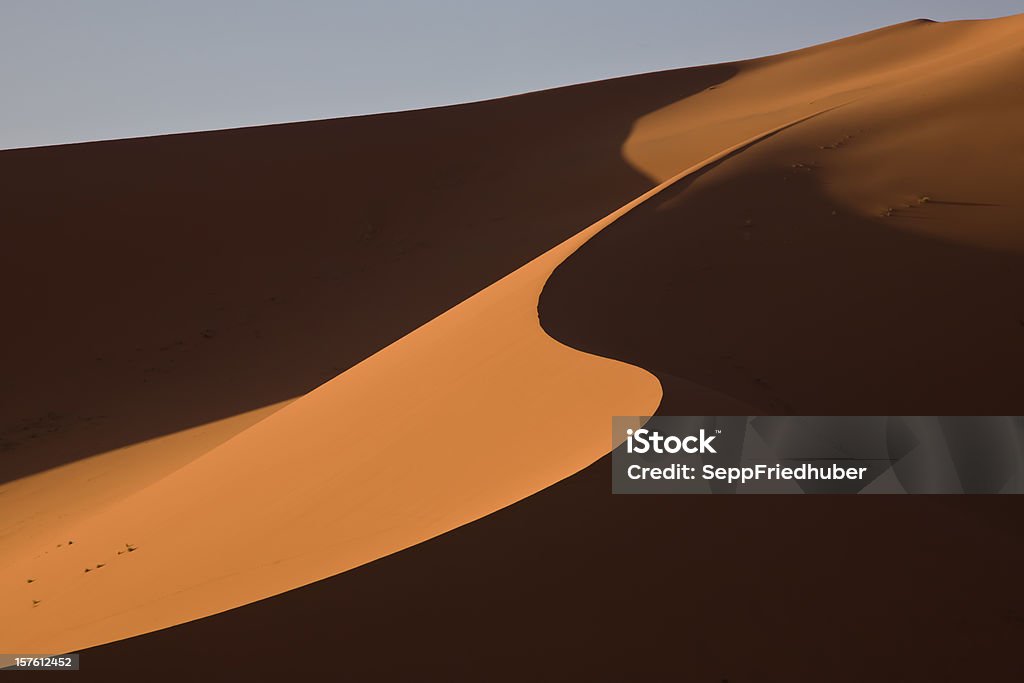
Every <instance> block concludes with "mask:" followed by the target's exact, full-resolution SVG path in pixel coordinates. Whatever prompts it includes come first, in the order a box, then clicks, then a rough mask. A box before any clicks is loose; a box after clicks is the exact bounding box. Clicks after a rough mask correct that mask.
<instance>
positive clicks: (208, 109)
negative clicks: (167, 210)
mask: <svg viewBox="0 0 1024 683" xmlns="http://www.w3.org/2000/svg"><path fill="white" fill-rule="evenodd" d="M1022 11H1024V2H1022V1H1021V0H1017V1H1015V2H1012V1H1010V0H959V1H955V0H856V1H851V0H842V1H839V2H835V1H832V0H712V1H700V2H698V1H691V0H504V1H503V2H497V1H495V0H365V1H363V2H354V1H346V0H334V1H327V0H279V1H277V2H267V1H265V0H245V1H242V0H163V1H161V2H155V1H152V0H121V1H114V0H2V2H0V88H2V90H0V92H2V99H0V149H7V148H13V147H31V146H39V145H52V144H60V143H66V142H78V141H88V140H102V139H112V138H124V137H137V136H143V135H155V134H162V133H172V132H183V131H194V130H210V129H217V128H233V127H239V126H246V125H256V124H264V123H279V122H285V121H302V120H309V119H321V118H330V117H336V116H351V115H356V114H369V113H376V112H383V111H395V110H402V109H417V108H421V107H428V106H436V105H443V104H452V103H457V102H467V101H474V100H481V99H488V98H492V97H500V96H504V95H511V94H515V93H520V92H527V91H531V90H540V89H543V88H550V87H554V86H559V85H567V84H570V83H579V82H584V81H592V80H598V79H602V78H609V77H613V76H621V75H626V74H634V73H642V72H646V71H656V70H661V69H669V68H675V67H682V66H693V65H698V64H707V63H712V62H720V61H729V60H734V59H743V58H748V57H759V56H763V55H766V54H773V53H778V52H783V51H786V50H791V49H796V48H799V47H805V46H807V45H813V44H816V43H821V42H824V41H827V40H832V39H835V38H841V37H843V36H847V35H852V34H855V33H860V32H863V31H866V30H870V29H872V28H878V27H881V26H885V25H889V24H893V23H897V22H900V21H906V20H908V19H915V18H918V17H927V18H930V19H936V20H948V19H962V18H987V17H995V16H1004V15H1007V14H1014V13H1017V12H1022Z"/></svg>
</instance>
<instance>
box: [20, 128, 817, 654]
mask: <svg viewBox="0 0 1024 683" xmlns="http://www.w3.org/2000/svg"><path fill="white" fill-rule="evenodd" d="M806 118H809V117H806V116H805V117H801V118H800V119H798V120H796V121H793V122H789V123H787V124H784V125H783V126H777V127H775V128H773V129H771V130H768V131H766V132H764V133H762V134H760V135H757V136H755V137H753V138H751V139H749V140H746V141H744V142H741V143H739V144H737V145H733V146H731V147H729V148H728V149H725V150H723V151H721V152H719V153H718V154H715V155H713V156H711V157H710V158H708V159H707V160H705V161H704V162H702V163H700V164H697V165H696V166H694V167H691V168H689V169H686V170H685V171H683V172H681V173H679V174H677V175H676V176H675V177H673V178H671V179H669V180H667V181H665V182H663V183H661V184H660V185H658V186H657V187H655V188H653V189H651V190H650V191H648V192H646V193H644V194H643V195H641V196H639V197H637V198H636V199H634V200H633V201H631V202H629V203H628V204H626V205H625V206H623V207H621V208H620V209H618V210H617V211H615V212H613V213H612V214H610V215H609V216H607V217H605V218H604V219H602V220H600V221H598V222H597V223H594V224H593V225H591V226H590V227H588V228H587V229H585V230H583V231H581V232H580V233H578V234H577V235H576V236H574V237H573V238H571V239H569V240H567V241H566V242H564V243H562V244H561V245H559V246H557V247H555V248H554V249H552V250H550V251H548V252H547V253H545V254H543V255H542V256H540V257H538V258H537V259H535V260H534V261H532V262H530V263H529V264H527V265H526V266H523V267H522V268H520V269H519V270H517V271H515V272H514V273H512V274H510V275H508V276H506V277H505V278H503V279H502V280H500V281H498V282H496V283H495V284H494V285H492V286H490V287H488V288H486V289H485V290H483V291H481V292H480V293H479V294H477V295H475V296H473V297H471V298H470V299H468V300H467V301H465V302H463V303H462V304H460V305H458V306H456V307H455V308H453V309H451V310H450V311H448V312H446V313H445V314H443V315H441V316H440V317H438V318H436V319H435V320H433V321H431V322H430V323H428V324H427V325H424V326H423V327H421V328H419V329H418V330H416V331H415V332H413V333H412V334H409V335H407V336H406V337H404V338H402V339H400V340H399V341H397V342H395V343H394V344H392V345H390V346H388V347H386V348H385V349H383V350H382V351H380V352H379V353H377V354H375V355H374V356H372V357H370V358H369V359H367V360H366V361H364V362H363V363H360V364H359V365H357V366H356V367H354V368H352V369H351V370H349V371H347V372H345V373H343V374H342V375H340V376H339V377H337V378H336V379H334V380H332V381H330V382H328V383H327V384H325V385H323V386H322V387H320V388H318V389H316V390H315V391H313V392H311V393H310V394H308V395H306V396H304V397H302V398H301V399H299V400H297V401H295V402H294V403H291V404H289V405H288V406H286V407H284V408H282V409H280V410H279V411H278V412H276V413H274V414H273V415H271V416H270V417H268V418H266V419H264V420H263V421H261V422H259V423H257V424H256V425H254V426H253V427H251V428H249V429H248V430H246V431H244V432H242V433H241V434H239V435H237V436H235V437H234V438H232V439H230V440H229V441H228V442H226V443H225V444H223V445H221V446H219V447H217V448H214V449H213V450H211V451H210V452H209V453H207V454H206V455H204V456H202V457H201V458H199V459H198V460H196V461H194V462H192V463H190V464H188V465H187V466H185V467H183V468H182V469H180V470H178V471H177V472H175V473H173V474H171V475H169V476H168V477H166V478H165V479H163V480H161V481H160V482H158V483H156V484H154V485H153V486H150V487H148V488H146V489H144V490H142V491H140V492H139V493H138V494H136V495H134V496H132V497H130V498H128V499H126V500H124V501H122V502H121V503H119V504H117V505H114V506H112V507H110V508H108V509H106V510H104V511H103V512H101V513H99V514H97V515H95V516H94V517H91V518H89V519H86V520H82V521H79V522H77V523H74V524H71V525H69V526H68V528H67V531H66V535H67V536H68V539H69V540H73V545H70V546H68V545H67V544H66V543H65V544H63V545H62V547H60V548H57V547H56V546H54V547H50V548H40V552H42V553H43V554H42V556H37V557H32V558H24V559H23V560H21V561H18V562H15V563H13V564H11V565H9V566H7V567H5V568H4V570H3V573H2V574H0V584H2V585H3V586H4V598H3V605H4V610H5V613H4V615H3V617H4V618H3V621H2V626H0V629H2V630H0V640H2V642H4V643H5V644H7V645H8V649H13V650H14V651H26V652H27V651H45V652H65V651H70V650H75V649H81V648H84V647H89V646H92V645H97V644H100V643H104V642H109V641H112V640H117V639H120V638H125V637H129V636H132V635H137V634H139V633H145V632H148V631H152V630H155V629H159V628H162V627H166V626H171V625H174V624H178V623H182V622H184V621H188V620H191V619H195V618H199V617H202V616H206V615H210V614H214V613H217V612H220V611H223V610H226V609H230V608H232V607H237V606H239V605H243V604H246V603H249V602H252V601H254V600H258V599H261V598H265V597H268V596H271V595H275V594H277V593H280V592H283V591H286V590H288V589H291V588H295V587H298V586H302V585H305V584H307V583H310V582H312V581H316V580H318V579H322V578H325V577H328V576H331V575H333V574H337V573H339V572H341V571H344V570H346V569H349V568H352V567H355V566H358V565H360V564H364V563H366V562H369V561H372V560H374V559H377V558H380V557H382V556H385V555H387V554H390V553H393V552H396V551H398V550H401V549H403V548H406V547H408V546H410V545H413V544H415V543H419V542H421V541H424V540H426V539H429V538H431V537H433V536H436V535H438V534H441V533H443V532H445V531H448V530H451V529H453V528H455V527H458V526H460V525H462V524H465V523H467V522H470V521H472V520H475V519H478V518H479V517H482V516H484V515H486V514H489V513H490V512H493V511H495V510H497V509H500V508H502V507H505V506H507V505H509V504H511V503H513V502H515V501H517V500H520V499H522V498H524V497H526V496H528V495H530V494H532V493H534V492H536V491H538V490H540V489H542V488H545V487H547V486H549V485H550V484H552V483H554V482H556V481H559V480H560V479H563V478H565V477H567V476H569V475H571V474H573V473H575V472H577V471H579V470H580V469H582V468H583V467H585V466H587V465H589V464H591V463H592V462H594V461H595V460H597V459H598V458H599V457H601V456H602V455H603V454H605V453H606V452H607V451H608V450H609V442H608V435H609V425H608V420H609V418H610V416H612V415H646V414H650V413H652V412H653V411H654V410H655V409H656V408H657V406H658V402H659V401H660V398H661V390H660V386H659V384H658V381H657V379H655V378H654V377H653V376H652V375H650V374H649V373H647V372H645V371H643V370H641V369H639V368H635V367H632V366H628V365H625V364H623V363H619V362H617V361H612V360H609V359H604V358H599V357H596V356H591V355H587V354H584V353H581V352H578V351H575V350H573V349H570V348H568V347H566V346H563V345H562V344H560V343H558V342H556V341H555V340H553V339H551V338H550V337H548V336H547V335H546V334H545V333H544V332H543V330H542V329H541V328H540V325H539V323H538V319H537V300H538V297H539V295H540V292H541V290H542V288H543V286H544V283H545V282H546V280H547V278H548V277H549V276H550V274H551V273H552V271H553V270H554V269H555V268H556V267H557V266H558V264H559V263H561V262H562V261H564V260H565V259H566V258H567V257H569V256H570V255H571V254H572V253H573V252H574V251H575V250H576V249H578V248H579V247H580V246H581V245H582V244H583V243H584V242H586V241H587V240H588V239H589V238H590V237H592V236H593V235H595V234H596V233H597V232H599V231H600V230H602V229H603V228H605V227H606V226H608V225H609V224H611V223H612V222H614V221H615V220H617V219H618V218H620V217H621V216H623V215H624V214H626V213H627V212H629V211H630V210H631V209H633V208H634V207H636V206H638V205H639V204H641V203H643V202H644V201H646V200H647V199H649V198H651V197H653V196H655V195H656V194H657V193H658V192H661V191H662V190H663V189H665V188H667V187H669V186H670V185H672V184H673V183H674V182H676V181H678V180H679V179H681V178H683V177H685V176H686V175H688V174H689V173H692V172H694V171H696V170H699V169H700V168H702V167H703V166H705V165H706V164H709V163H713V162H715V161H717V160H719V159H721V158H723V157H725V156H727V155H729V154H732V153H734V152H735V151H737V150H739V149H741V148H743V147H745V146H748V145H750V144H753V143H754V142H756V141H757V140H759V139H762V138H764V137H766V136H768V135H771V134H773V133H775V132H777V131H779V130H781V129H782V128H785V127H788V126H791V125H795V124H796V123H799V122H800V121H803V120H805V119H806ZM612 315H614V312H610V316H612ZM100 565H102V566H100ZM86 569H88V570H89V571H86ZM29 577H30V578H32V579H33V583H32V584H30V585H31V586H33V588H32V590H31V593H32V595H33V596H34V597H33V598H32V599H34V600H38V601H39V602H38V603H37V604H36V605H35V606H33V605H32V603H31V602H30V600H28V599H27V598H28V595H27V593H28V591H26V590H25V587H24V586H23V585H18V584H23V583H24V582H25V581H26V580H27V578H29ZM13 586H16V587H17V589H16V591H15V590H12V587H13Z"/></svg>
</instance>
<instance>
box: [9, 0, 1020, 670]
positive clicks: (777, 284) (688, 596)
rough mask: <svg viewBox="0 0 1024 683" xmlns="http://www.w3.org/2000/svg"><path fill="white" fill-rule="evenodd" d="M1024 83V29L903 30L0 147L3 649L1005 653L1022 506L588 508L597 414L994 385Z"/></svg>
mask: <svg viewBox="0 0 1024 683" xmlns="http://www.w3.org/2000/svg"><path fill="white" fill-rule="evenodd" d="M1021 73H1024V15H1020V16H1014V17H1008V18H1005V19H998V20H989V21H978V22H950V23H936V22H929V21H924V20H919V21H914V22H908V23H905V24H899V25H897V26H893V27H889V28H885V29H881V30H878V31H873V32H870V33H867V34H863V35H859V36H855V37H852V38H848V39H845V40H841V41H836V42H833V43H829V44H826V45H821V46H817V47H813V48H809V49H805V50H800V51H796V52H792V53H787V54H783V55H778V56H773V57H767V58H763V59H757V60H748V61H744V62H737V63H733V64H723V65H714V66H708V67H697V68H692V69H682V70H678V71H672V72H664V73H658V74H649V75H643V76H636V77H630V78H625V79H616V80H612V81H606V82H600V83H592V84H586V85H581V86H574V87H570V88H563V89H557V90H552V91H546V92H541V93H534V94H530V95H523V96H517V97H511V98H505V99H502V100H494V101H489V102H482V103H477V104H471V105H461V106H456V107H447V108H439V109H431V110H424V111H418V112H408V113H401V114H391V115H382V116H371V117H360V118H354V119H339V120H332V121H321V122H310V123H302V124H289V125H283V126H271V127H261V128H250V129H240V130H234V131H222V132H213V133H200V134H187V135H177V136H165V137H159V138H150V139H140V140H126V141H114V142H103V143H92V144H86V145H70V146H61V147H51V148H40V149H30V150H15V151H8V152H2V153H0V180H2V181H3V182H4V185H5V188H6V189H7V192H6V193H5V196H6V199H5V203H6V207H5V208H6V212H5V213H6V216H7V217H8V221H7V225H8V226H9V229H8V230H7V231H6V232H7V233H8V234H7V243H8V244H7V248H6V249H5V250H4V251H3V253H2V254H0V278H3V280H4V282H3V284H4V286H5V288H6V291H8V292H9V293H13V296H12V297H10V298H11V300H12V307H11V308H10V310H9V311H8V318H9V321H10V322H12V323H13V325H12V328H11V332H9V333H8V334H7V335H5V336H4V349H3V357H4V359H5V360H4V363H5V365H4V368H3V377H4V381H5V390H4V392H3V395H2V396H0V400H2V401H3V404H2V409H0V417H2V423H0V449H2V450H0V643H3V646H2V648H0V649H4V650H7V651H24V652H29V651H32V652H41V651H70V650H78V649H82V648H93V649H89V650H87V651H86V652H85V654H84V655H83V668H84V669H85V670H84V671H83V672H81V675H86V676H88V675H89V673H92V674H93V675H94V677H96V678H97V679H100V678H104V677H109V676H111V675H113V674H116V673H118V672H121V673H125V674H127V673H128V672H129V671H136V672H138V671H139V670H140V667H142V668H143V669H146V671H147V673H146V675H147V676H150V677H156V678H166V679H167V680H171V679H175V678H180V677H183V676H187V675H189V672H190V671H195V670H197V668H199V669H202V670H203V671H204V672H208V673H210V674H214V675H220V676H221V677H223V678H225V679H227V678H257V677H261V678H263V677H268V676H275V675H278V676H282V677H284V676H287V675H288V672H289V671H292V670H295V669H297V670H300V671H303V672H309V671H319V672H324V673H325V675H327V674H326V672H330V671H334V672H344V673H345V674H347V675H350V676H352V677H355V678H358V679H360V680H367V679H372V678H374V677H385V676H387V677H392V678H396V679H413V678H422V677H424V675H425V673H424V672H431V674H432V675H434V676H435V677H441V678H447V679H474V680H506V679H507V680H512V679H522V678H524V677H529V676H531V675H532V676H534V677H539V678H544V676H548V677H550V678H553V679H559V680H564V679H566V678H569V677H572V678H587V679H598V680H600V679H614V680H628V679H629V678H630V677H631V676H638V675H645V676H647V677H656V678H667V677H675V678H679V679H682V680H712V681H720V680H736V681H742V680H850V681H863V680H892V681H907V680H966V679H969V678H972V679H978V678H982V677H984V676H985V675H988V676H989V677H990V678H991V677H993V676H995V680H1003V679H1006V678H1007V676H1009V678H1010V679H1013V678H1019V677H1024V668H1022V665H1021V663H1020V661H1019V657H1017V655H1016V645H1015V643H1017V642H1019V640H1020V635H1021V629H1020V624H1021V615H1022V614H1024V594H1022V591H1021V583H1020V581H1019V579H1018V578H1017V573H1016V569H1015V568H1016V567H1018V566H1019V564H1020V561H1021V559H1022V557H1021V547H1022V545H1021V541H1022V540H1024V539H1022V538H1021V535H1020V528H1019V524H1017V523H1016V522H1014V521H1013V520H1015V519H1018V518H1019V515H1020V514H1021V510H1020V504H1019V502H1018V501H1017V499H1016V498H1014V497H1006V498H999V499H993V498H969V497H960V498H956V499H946V498H931V499H920V498H913V499H912V498H873V499H871V500H870V501H856V500H852V499H843V500H837V499H835V498H815V497H785V498H772V499H766V498H746V497H736V498H721V497H719V498H714V497H706V498H705V497H700V498H690V497H687V498H682V497H678V496H664V497H662V496H641V497H613V496H612V495H611V494H610V481H609V480H610V477H609V475H608V472H607V459H602V456H603V455H604V454H606V453H607V452H608V450H609V449H610V446H611V443H610V440H609V429H608V427H609V422H610V417H611V416H612V415H616V414H627V415H644V414H652V413H654V412H655V411H657V412H659V413H661V414H790V413H793V414H801V413H803V414H863V413H886V414H912V413H917V414H920V413H927V414H959V413H979V414H980V413H986V414H1021V413H1022V412H1024V392H1021V391H1020V387H1019V385H1020V378H1021V377H1024V353H1022V352H1021V350H1022V348H1024V304H1022V301H1024V296H1022V293H1024V229H1022V228H1024V203H1022V200H1021V197H1020V182H1021V178H1024V126H1022V125H1021V123H1020V122H1021V121H1024V89H1022V87H1021V82H1020V77H1019V74H1021ZM698 521H699V522H700V523H699V524H695V523H694V522H698ZM446 532H449V533H446ZM398 551H402V552H398ZM342 572H344V573H342ZM336 574H337V576H335V575H336ZM667 576H671V577H673V578H674V581H675V584H676V585H677V586H678V590H676V591H669V592H666V591H664V590H663V589H662V588H659V589H658V590H657V593H656V594H649V593H648V590H647V588H646V587H647V586H649V585H658V586H660V585H661V584H660V583H658V584H654V582H653V581H651V579H653V578H655V577H656V578H659V579H662V578H664V577H667ZM327 577H331V578H327ZM322 579H323V580H322ZM313 582H316V583H313ZM306 584H312V585H306ZM303 586H304V587H303ZM292 589H294V590H292ZM248 603H252V604H248ZM826 605H827V606H828V607H827V608H826ZM209 615H213V616H209ZM201 617H206V618H201ZM169 626H173V628H166V627H169ZM160 629H163V630H160ZM154 631H155V632H154ZM150 632H152V633H150ZM140 634H147V635H140ZM132 636H137V637H132ZM93 646H100V647H93ZM155 657H159V661H160V665H159V666H158V667H156V669H157V670H156V671H152V669H153V667H152V665H151V664H146V663H147V662H152V661H153V658H155ZM299 660H301V663H296V662H297V661H299ZM823 672H824V673H823ZM1013 674H1016V676H1014V675H1013Z"/></svg>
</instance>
